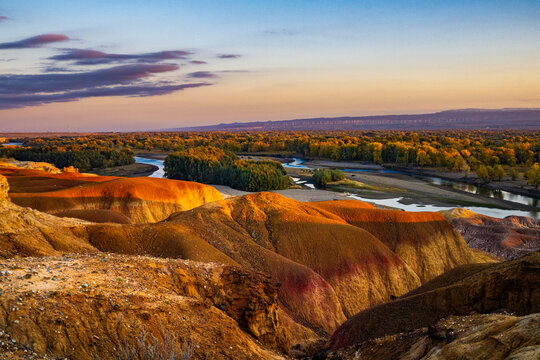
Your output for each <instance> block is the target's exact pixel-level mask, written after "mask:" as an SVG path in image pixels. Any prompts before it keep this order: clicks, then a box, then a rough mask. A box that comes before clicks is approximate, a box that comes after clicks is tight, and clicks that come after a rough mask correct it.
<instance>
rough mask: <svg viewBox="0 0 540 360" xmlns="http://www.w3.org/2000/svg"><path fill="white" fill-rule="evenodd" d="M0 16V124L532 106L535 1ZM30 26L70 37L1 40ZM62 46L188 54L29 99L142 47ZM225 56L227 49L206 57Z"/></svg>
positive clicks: (120, 123) (539, 88) (139, 124)
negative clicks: (85, 54)
mask: <svg viewBox="0 0 540 360" xmlns="http://www.w3.org/2000/svg"><path fill="white" fill-rule="evenodd" d="M0 16H5V17H7V19H4V20H0V82H1V80H2V79H3V80H4V84H9V85H4V88H3V89H2V85H1V84H0V131H13V130H28V129H33V128H36V130H43V129H44V128H47V129H54V130H65V129H66V128H67V127H69V128H71V129H73V130H110V129H114V130H121V129H130V130H131V129H148V128H161V127H174V126H185V125H190V124H203V123H204V124H210V123H218V122H229V121H253V120H279V119H287V118H298V117H309V116H342V115H362V114H374V113H405V112H422V111H434V110H442V109H448V108H456V107H457V108H461V107H491V108H496V107H538V106H539V105H540V65H539V64H540V41H538V39H540V2H539V1H344V0H342V1H339V0H337V1H316V0H315V1H178V0H176V1H55V0H50V1H30V0H26V1H3V0H2V1H0ZM43 34H61V35H65V36H67V37H69V39H70V40H69V41H61V42H51V43H46V44H44V45H43V46H39V47H30V48H24V49H23V48H10V46H11V45H5V46H4V47H7V48H4V49H2V44H6V43H8V44H13V43H16V42H18V41H21V40H24V39H27V38H31V37H34V36H38V35H43ZM11 47H13V46H11ZM65 49H85V50H95V51H100V52H102V53H107V54H115V55H118V54H122V55H140V54H148V53H157V52H162V51H165V50H177V51H186V52H189V53H190V55H189V56H188V57H186V58H176V59H165V60H163V61H161V62H160V63H159V64H164V65H171V64H174V65H176V68H170V69H171V70H167V71H161V70H159V72H158V71H156V72H153V71H154V70H151V71H150V72H144V73H141V74H139V73H138V75H136V76H133V78H130V79H129V81H127V80H118V79H117V78H116V77H113V78H111V81H109V80H107V81H105V82H104V83H102V84H95V83H92V86H91V87H88V88H84V87H83V89H84V91H81V90H80V89H78V90H73V89H68V88H62V87H61V86H60V85H58V86H59V87H54V88H53V87H49V88H44V89H42V90H45V94H46V95H47V94H48V95H54V96H49V98H47V99H49V100H47V101H42V100H41V99H42V98H41V97H40V98H38V97H37V96H38V95H39V96H42V95H43V94H44V93H43V92H40V93H35V92H34V93H30V92H29V91H30V90H29V89H30V88H32V87H31V86H29V83H32V82H38V81H47V82H49V83H54V84H62V83H64V80H63V79H64V78H67V77H71V79H72V80H70V81H76V80H77V79H79V77H80V76H82V77H83V78H88V76H91V74H96V71H99V72H98V74H100V76H107V74H110V73H112V70H111V71H105V72H103V71H101V70H106V69H107V68H113V67H119V66H129V67H131V68H133V69H137V70H140V66H142V65H144V64H142V63H143V62H144V61H146V60H143V59H148V57H146V58H145V57H138V56H133V57H132V58H130V59H125V60H114V61H110V62H108V63H100V64H93V65H88V64H86V65H77V64H75V63H74V61H66V60H62V61H60V60H53V59H50V58H51V57H54V56H58V55H61V54H64V53H65V52H66V50H65ZM224 54H234V55H236V56H234V57H232V56H231V57H229V58H219V56H220V55H224ZM192 61H204V62H206V64H193V63H191V62H192ZM145 66H146V65H145ZM131 68H130V69H131ZM55 69H56V70H58V71H60V70H62V73H63V74H64V75H66V76H63V75H61V76H56V75H54V74H55ZM145 69H148V67H146V68H145ZM152 69H154V68H152ZM160 69H161V68H160ZM168 69H169V68H168ZM120 70H122V71H125V70H126V69H125V68H122V69H120ZM145 71H146V70H145ZM85 73H87V74H85ZM51 74H52V75H54V76H51ZM88 74H90V75H88ZM104 74H105V75H104ZM189 74H199V75H189ZM22 75H29V76H26V77H22ZM33 75H45V76H41V77H40V76H33ZM8 77H9V81H7V80H8ZM115 81H117V83H115ZM23 82H24V92H21V93H20V94H19V93H17V94H16V95H17V96H15V95H11V97H10V98H9V99H8V100H4V101H3V102H2V99H1V97H2V91H3V92H4V94H12V91H23V90H17V89H18V88H17V86H20V84H21V83H23ZM81 84H82V85H81V86H86V85H85V83H81ZM186 84H191V85H190V87H184V85H186ZM193 84H200V85H197V86H192V85H193ZM165 85H166V86H167V88H160V89H158V90H157V91H155V92H152V91H150V90H148V89H146V90H141V86H147V87H150V88H151V89H156V88H157V87H158V86H165ZM9 86H11V88H10V87H9ZM89 86H90V85H89ZM128 86H129V87H130V88H129V89H128V88H127V87H128ZM111 87H116V88H115V89H114V91H112V90H111ZM150 88H149V89H150ZM172 89H174V90H172ZM169 90H170V91H169ZM73 91H76V92H73ZM100 91H102V93H99V92H100ZM137 91H139V92H137ZM47 92H48V93H47ZM58 93H64V95H65V96H59V95H58ZM114 94H117V95H114ZM150 95H151V96H150ZM4 97H5V99H6V98H7V95H4ZM29 99H31V100H29ZM58 99H61V101H57V100H58ZM2 106H3V107H2ZM80 113H84V116H82V117H81V119H80V120H79V121H78V122H75V123H74V121H73V118H74V116H75V114H80ZM36 119H40V121H39V122H37V120H36ZM14 121H16V123H15V122H14ZM14 124H16V125H14ZM42 128H43V129H42Z"/></svg>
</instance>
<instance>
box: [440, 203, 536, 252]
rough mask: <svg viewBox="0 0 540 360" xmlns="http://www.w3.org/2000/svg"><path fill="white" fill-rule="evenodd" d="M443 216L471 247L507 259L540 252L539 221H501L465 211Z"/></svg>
mask: <svg viewBox="0 0 540 360" xmlns="http://www.w3.org/2000/svg"><path fill="white" fill-rule="evenodd" d="M442 213H443V215H444V216H445V217H446V218H447V219H448V221H449V222H450V223H451V224H452V225H453V226H454V227H455V228H456V230H458V231H459V232H460V234H461V235H462V236H463V238H464V239H465V241H466V242H467V244H468V245H469V246H470V247H472V248H475V249H480V250H483V251H487V252H489V253H492V254H494V255H497V256H499V257H501V258H503V259H506V260H511V259H516V258H518V257H520V256H522V255H525V254H527V253H529V252H532V251H536V250H540V220H536V219H533V218H530V217H525V216H507V217H505V218H504V219H498V218H494V217H490V216H485V215H480V214H476V213H474V212H472V211H468V210H464V209H453V210H451V211H443V212H442Z"/></svg>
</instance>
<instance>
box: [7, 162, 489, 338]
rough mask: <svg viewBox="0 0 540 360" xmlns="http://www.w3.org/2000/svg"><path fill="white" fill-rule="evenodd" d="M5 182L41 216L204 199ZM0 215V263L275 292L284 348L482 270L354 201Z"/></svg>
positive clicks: (436, 230)
mask: <svg viewBox="0 0 540 360" xmlns="http://www.w3.org/2000/svg"><path fill="white" fill-rule="evenodd" d="M10 174H11V175H9V179H10V181H11V182H12V184H11V185H12V187H14V188H13V189H12V192H11V196H12V197H15V198H16V199H17V200H16V201H18V202H21V201H23V200H24V201H29V202H35V203H34V205H35V204H37V203H39V202H42V203H41V204H42V205H40V206H44V207H46V208H47V210H48V211H52V212H54V209H55V207H56V208H57V209H58V208H63V209H65V208H70V206H66V204H68V205H69V204H81V202H80V201H79V200H80V199H84V201H83V202H82V203H84V204H91V203H92V201H93V200H92V199H95V198H99V199H102V200H100V204H107V202H109V203H113V204H117V203H120V204H124V205H126V204H127V205H129V204H133V201H134V202H135V204H136V205H134V206H133V207H131V208H130V206H131V205H129V206H127V208H123V207H121V206H119V208H117V207H116V206H111V207H110V208H109V209H108V210H107V211H117V212H119V213H120V212H121V213H124V214H126V213H130V209H132V208H136V207H137V206H143V205H144V204H148V203H146V202H145V201H146V200H144V199H148V198H149V197H152V198H154V199H155V198H159V199H161V200H160V201H161V203H162V204H163V203H166V201H167V199H171V201H170V202H171V203H173V204H174V203H175V201H176V200H175V199H176V197H180V195H179V194H184V195H183V198H184V199H185V198H189V196H192V197H193V198H194V200H193V202H196V201H201V199H207V197H205V195H204V194H200V193H198V192H197V191H198V190H197V189H205V188H206V187H204V185H201V184H196V183H186V182H180V181H172V180H171V181H167V180H160V181H154V180H159V179H119V178H111V177H98V176H93V177H87V176H84V175H81V174H76V173H71V174H61V175H44V174H43V173H42V172H39V173H38V172H35V173H31V174H29V173H26V172H24V173H21V172H20V170H17V172H11V173H10ZM51 179H52V180H51ZM158 185H159V186H158ZM54 187H60V188H59V189H58V190H56V191H53V188H54ZM177 187H178V189H177V190H175V191H171V189H173V190H174V189H175V188H177ZM201 187H202V188H201ZM180 188H181V189H183V190H181V189H180ZM182 191H185V193H182ZM21 194H25V195H24V196H21ZM189 194H191V195H189ZM31 195H32V196H31ZM60 195H61V196H60ZM44 199H46V200H47V201H44ZM81 201H82V200H81ZM58 204H60V205H58ZM10 206H11V208H12V209H14V211H11V212H10V213H8V215H7V216H6V217H5V219H0V222H1V221H4V222H3V224H0V230H1V231H2V232H1V233H0V242H1V243H0V251H1V252H2V253H0V256H4V257H10V256H14V255H22V256H25V255H26V256H28V255H32V256H36V255H58V254H61V252H83V253H85V252H95V251H104V252H112V253H120V254H125V255H149V256H156V257H163V258H180V259H189V260H193V261H200V262H215V263H221V264H227V265H233V266H238V265H239V266H241V267H243V268H244V269H247V270H249V271H257V272H262V273H264V274H267V275H268V276H270V277H271V278H272V280H273V281H275V282H276V283H278V284H279V289H278V298H279V307H280V313H281V314H282V317H283V319H284V324H285V326H286V327H287V329H288V330H289V331H290V333H291V334H292V335H293V340H294V341H306V340H309V339H312V338H314V337H319V336H327V335H329V334H332V333H333V332H334V331H335V330H336V329H337V328H338V327H339V326H340V325H341V324H342V323H343V322H344V321H345V320H346V319H347V318H349V317H351V316H353V315H354V314H356V313H358V312H359V311H362V310H364V309H366V308H369V307H372V306H376V305H378V304H381V303H384V302H386V301H389V300H391V299H393V298H395V297H399V296H401V295H403V294H405V293H407V292H409V291H411V290H413V289H415V288H417V287H418V286H420V285H421V284H422V283H425V282H426V281H428V280H430V279H432V278H433V277H435V276H437V275H440V274H441V273H443V272H445V271H448V270H450V269H452V268H455V267H457V266H460V265H464V264H471V263H475V262H479V261H486V260H485V259H479V257H478V256H476V255H475V254H474V253H472V252H471V251H470V249H469V248H468V247H467V245H466V243H465V242H464V240H463V239H462V238H461V237H460V236H459V234H458V233H456V232H455V230H453V229H452V227H451V226H450V225H449V224H448V223H447V222H446V220H445V219H444V218H443V217H442V216H441V215H440V214H433V213H405V212H399V211H389V210H377V209H374V208H373V207H372V206H371V205H368V204H365V203H362V202H359V201H333V202H313V203H305V202H298V201H295V200H292V199H288V198H285V197H283V196H281V195H278V194H275V193H265V192H263V193H257V194H250V195H245V196H240V197H234V198H229V199H226V200H221V201H213V202H210V203H207V204H204V205H201V206H198V207H196V208H193V209H191V210H187V211H181V212H177V213H174V214H172V215H171V216H170V217H168V218H167V219H165V220H163V221H160V222H158V223H151V224H135V225H134V224H111V223H105V224H97V223H96V222H95V221H96V220H100V219H103V218H105V219H106V218H112V216H109V215H111V214H110V213H106V214H105V215H104V214H102V213H101V212H100V213H92V214H90V213H85V214H84V215H85V216H84V217H83V216H82V215H80V214H77V211H89V209H83V210H78V209H71V210H62V212H58V213H57V214H60V215H66V216H76V215H77V216H79V217H83V218H85V219H87V220H94V222H93V223H89V222H86V221H79V220H76V219H72V218H64V219H61V218H58V217H53V216H51V215H48V214H43V213H40V212H38V211H35V210H31V209H26V208H20V207H17V206H16V205H13V204H11V205H10ZM85 206H86V205H85ZM155 209H156V207H154V208H152V210H155ZM92 211H95V209H92ZM137 211H138V210H137ZM167 211H170V208H168V210H167ZM135 213H137V214H139V215H140V214H141V212H135ZM165 213H166V211H165V210H164V211H163V212H162V213H161V214H162V215H164V214H165ZM90 215H92V216H94V218H91V217H90ZM118 222H120V221H118Z"/></svg>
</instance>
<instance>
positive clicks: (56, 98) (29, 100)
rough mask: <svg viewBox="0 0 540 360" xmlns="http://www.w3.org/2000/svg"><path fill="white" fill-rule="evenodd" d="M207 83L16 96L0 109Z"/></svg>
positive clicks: (139, 94) (1, 99) (161, 91)
mask: <svg viewBox="0 0 540 360" xmlns="http://www.w3.org/2000/svg"><path fill="white" fill-rule="evenodd" d="M209 85H211V84H208V83H193V84H177V85H157V86H115V87H105V88H93V89H85V90H77V91H70V92H65V93H61V94H48V95H43V94H17V95H7V96H4V95H3V96H1V97H0V109H13V108H21V107H26V106H37V105H44V104H50V103H55V102H68V101H76V100H81V99H84V98H91V97H105V96H129V97H147V96H157V95H165V94H170V93H173V92H175V91H181V90H185V89H189V88H197V87H201V86H209Z"/></svg>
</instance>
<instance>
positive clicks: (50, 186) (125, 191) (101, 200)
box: [0, 169, 222, 223]
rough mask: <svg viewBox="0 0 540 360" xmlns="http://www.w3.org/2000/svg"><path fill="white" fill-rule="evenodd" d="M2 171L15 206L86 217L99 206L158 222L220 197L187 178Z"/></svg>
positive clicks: (136, 220) (93, 216)
mask: <svg viewBox="0 0 540 360" xmlns="http://www.w3.org/2000/svg"><path fill="white" fill-rule="evenodd" d="M0 174H4V175H5V176H6V177H7V179H8V181H9V182H10V187H11V192H10V196H11V199H12V201H13V202H14V203H15V204H17V205H20V206H24V207H31V208H33V209H36V210H39V211H43V212H46V213H49V214H54V215H56V214H58V215H60V216H63V215H64V214H65V213H67V214H69V215H71V216H76V217H78V218H82V219H84V220H94V219H96V217H98V215H97V214H96V210H107V211H110V212H116V213H119V214H121V215H124V216H125V217H127V218H129V219H130V221H131V222H134V223H149V222H156V221H161V220H163V219H165V218H167V217H168V216H169V215H170V214H172V213H174V212H177V211H184V210H189V209H192V208H194V207H197V206H200V205H203V204H206V203H208V202H212V201H216V200H221V199H222V197H221V194H220V193H219V192H218V191H217V190H216V189H215V188H213V187H211V186H208V185H203V184H199V183H194V182H187V181H177V180H167V179H155V178H147V177H141V178H120V177H110V176H109V177H107V176H90V175H87V174H79V173H62V174H50V173H47V172H44V171H37V170H26V169H0ZM86 212H88V213H86ZM110 219H111V221H113V220H114V219H120V216H111V217H110ZM120 222H121V223H125V220H123V219H122V220H121V221H120Z"/></svg>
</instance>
